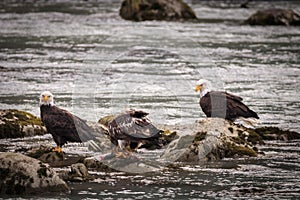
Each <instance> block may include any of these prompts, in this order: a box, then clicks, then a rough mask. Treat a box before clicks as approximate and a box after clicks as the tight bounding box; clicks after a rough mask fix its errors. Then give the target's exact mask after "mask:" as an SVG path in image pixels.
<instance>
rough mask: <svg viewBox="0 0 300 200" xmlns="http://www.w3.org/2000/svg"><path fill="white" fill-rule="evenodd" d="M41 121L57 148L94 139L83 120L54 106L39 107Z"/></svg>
mask: <svg viewBox="0 0 300 200" xmlns="http://www.w3.org/2000/svg"><path fill="white" fill-rule="evenodd" d="M40 111H41V119H42V122H43V124H44V125H45V126H46V128H47V131H48V132H49V133H50V134H51V135H52V137H53V139H54V141H55V143H56V144H57V146H60V147H61V146H62V145H64V144H66V143H67V142H85V141H87V140H91V139H94V136H93V135H92V134H91V132H92V129H91V128H90V127H89V126H88V125H87V124H86V123H85V121H84V120H82V119H80V118H79V117H77V116H75V115H72V114H71V113H70V112H68V111H66V110H63V109H60V108H58V107H57V106H55V105H41V106H40Z"/></svg>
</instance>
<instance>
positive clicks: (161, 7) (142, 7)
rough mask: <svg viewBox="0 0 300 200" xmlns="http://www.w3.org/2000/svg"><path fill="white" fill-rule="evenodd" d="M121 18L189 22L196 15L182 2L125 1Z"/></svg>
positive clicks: (174, 0)
mask: <svg viewBox="0 0 300 200" xmlns="http://www.w3.org/2000/svg"><path fill="white" fill-rule="evenodd" d="M120 16H121V17H122V18H124V19H126V20H133V21H145V20H167V21H174V20H189V19H196V18H197V17H196V14H195V13H194V11H193V10H192V9H191V7H189V6H188V5H187V4H186V3H185V2H183V1H182V0H124V1H123V3H122V6H121V9H120Z"/></svg>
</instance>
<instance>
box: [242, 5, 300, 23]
mask: <svg viewBox="0 0 300 200" xmlns="http://www.w3.org/2000/svg"><path fill="white" fill-rule="evenodd" d="M245 22H246V23H247V24H250V25H285V26H289V25H295V26H296V25H297V26H299V25H300V15H299V14H297V13H295V12H294V11H293V10H290V9H267V10H259V11H257V12H256V13H254V14H253V15H251V16H250V17H249V18H248V19H247V20H246V21H245Z"/></svg>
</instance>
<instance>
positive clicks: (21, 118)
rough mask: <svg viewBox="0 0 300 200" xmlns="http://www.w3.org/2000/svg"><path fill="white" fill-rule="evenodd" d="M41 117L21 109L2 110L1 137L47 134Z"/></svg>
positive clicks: (0, 113)
mask: <svg viewBox="0 0 300 200" xmlns="http://www.w3.org/2000/svg"><path fill="white" fill-rule="evenodd" d="M46 133H47V131H46V128H45V127H44V126H42V122H41V120H40V118H38V117H35V116H34V115H32V114H30V113H28V112H25V111H20V110H14V109H11V110H0V139H1V138H17V137H27V136H35V135H44V134H46Z"/></svg>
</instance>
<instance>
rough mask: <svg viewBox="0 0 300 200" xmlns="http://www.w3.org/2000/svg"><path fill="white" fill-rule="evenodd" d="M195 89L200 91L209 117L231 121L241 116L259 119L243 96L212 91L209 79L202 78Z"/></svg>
mask: <svg viewBox="0 0 300 200" xmlns="http://www.w3.org/2000/svg"><path fill="white" fill-rule="evenodd" d="M195 91H196V92H198V91H200V102H199V103H200V107H201V109H202V111H203V112H204V113H205V115H206V116H207V117H219V118H225V119H227V120H229V121H234V120H236V119H237V118H240V117H243V118H256V119H259V117H258V115H257V113H256V112H254V111H253V110H251V109H250V108H248V107H247V106H246V105H245V104H244V103H243V102H242V100H243V99H242V98H241V97H239V96H236V95H233V94H230V93H227V92H221V91H210V90H209V82H208V81H207V80H203V79H200V80H199V81H198V82H197V85H196V89H195Z"/></svg>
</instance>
